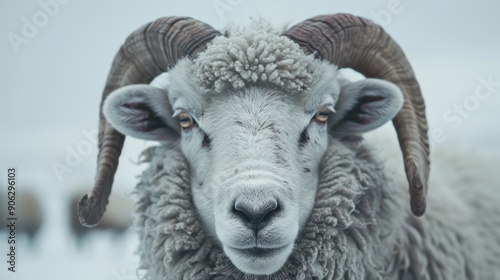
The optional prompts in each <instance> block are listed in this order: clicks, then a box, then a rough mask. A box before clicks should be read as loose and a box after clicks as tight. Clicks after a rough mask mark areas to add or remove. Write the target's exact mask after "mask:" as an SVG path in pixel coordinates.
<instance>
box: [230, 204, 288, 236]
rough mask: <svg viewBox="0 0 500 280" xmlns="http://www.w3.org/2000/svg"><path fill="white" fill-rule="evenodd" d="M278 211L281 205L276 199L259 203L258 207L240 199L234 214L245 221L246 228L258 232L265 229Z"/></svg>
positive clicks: (234, 208)
mask: <svg viewBox="0 0 500 280" xmlns="http://www.w3.org/2000/svg"><path fill="white" fill-rule="evenodd" d="M278 210H279V205H278V201H277V200H276V199H275V198H268V199H266V200H265V201H259V203H258V205H255V204H254V203H251V202H250V201H248V200H246V199H243V198H240V199H237V200H236V201H235V203H234V207H233V212H234V214H236V216H238V217H239V218H240V219H241V220H242V221H243V223H244V224H245V226H247V227H248V228H251V229H253V230H256V231H258V230H260V229H262V228H263V227H265V226H266V225H267V224H268V223H269V221H270V220H271V218H272V217H273V216H275V215H276V213H278Z"/></svg>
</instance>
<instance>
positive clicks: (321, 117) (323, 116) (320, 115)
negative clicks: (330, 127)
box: [314, 108, 330, 123]
mask: <svg viewBox="0 0 500 280" xmlns="http://www.w3.org/2000/svg"><path fill="white" fill-rule="evenodd" d="M329 115H330V110H328V108H323V109H321V110H319V111H318V112H317V113H316V116H314V119H315V120H316V121H317V122H320V123H325V122H326V121H327V120H328V116H329Z"/></svg>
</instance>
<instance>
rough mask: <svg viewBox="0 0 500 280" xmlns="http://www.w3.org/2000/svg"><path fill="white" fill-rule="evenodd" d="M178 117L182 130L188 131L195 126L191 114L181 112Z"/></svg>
mask: <svg viewBox="0 0 500 280" xmlns="http://www.w3.org/2000/svg"><path fill="white" fill-rule="evenodd" d="M178 117H179V123H180V124H181V127H182V128H184V129H186V128H190V127H192V126H193V124H194V120H193V117H191V115H190V114H189V113H186V112H181V113H179V116H178Z"/></svg>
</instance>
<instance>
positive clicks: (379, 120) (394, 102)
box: [330, 79, 404, 135]
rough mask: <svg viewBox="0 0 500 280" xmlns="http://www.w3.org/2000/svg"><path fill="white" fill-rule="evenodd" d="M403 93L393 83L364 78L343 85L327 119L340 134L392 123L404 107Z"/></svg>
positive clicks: (358, 132) (361, 131)
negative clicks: (333, 108)
mask: <svg viewBox="0 0 500 280" xmlns="http://www.w3.org/2000/svg"><path fill="white" fill-rule="evenodd" d="M403 101H404V98H403V94H402V92H401V90H400V89H399V88H398V87H397V86H396V85H395V84H393V83H390V82H387V81H384V80H379V79H365V80H361V81H358V82H354V83H351V84H348V85H346V86H345V87H343V88H342V89H341V91H340V95H339V100H338V102H337V104H336V105H335V110H336V111H337V112H336V113H335V114H333V118H331V120H330V125H331V130H332V131H333V132H338V133H339V134H340V135H351V134H361V133H364V132H367V131H370V130H373V129H375V128H377V127H379V126H381V125H383V124H385V123H386V122H388V121H390V120H392V118H394V117H395V116H396V114H397V113H398V112H399V110H401V107H402V106H403Z"/></svg>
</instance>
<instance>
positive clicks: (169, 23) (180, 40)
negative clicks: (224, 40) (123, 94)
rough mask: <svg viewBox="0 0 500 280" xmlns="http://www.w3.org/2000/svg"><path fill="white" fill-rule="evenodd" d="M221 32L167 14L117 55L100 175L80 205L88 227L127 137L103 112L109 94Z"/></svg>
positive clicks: (103, 201)
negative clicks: (109, 98) (105, 111)
mask: <svg viewBox="0 0 500 280" xmlns="http://www.w3.org/2000/svg"><path fill="white" fill-rule="evenodd" d="M218 35H220V33H219V32H218V31H217V30H215V29H213V28H212V27H210V26H209V25H207V24H204V23H202V22H199V21H197V20H194V19H192V18H187V17H165V18H160V19H158V20H156V21H153V22H151V23H149V24H146V25H144V26H142V27H140V28H139V29H137V30H136V31H134V32H133V33H132V34H131V35H130V36H129V37H128V38H127V40H126V41H125V43H124V44H123V45H122V46H121V48H120V50H119V51H118V53H117V54H116V56H115V58H114V60H113V64H112V66H111V70H110V72H109V75H108V79H107V82H106V87H105V88H104V91H103V94H102V100H101V109H100V114H99V155H98V160H97V162H98V167H97V176H96V181H95V185H94V188H93V189H92V192H91V193H90V195H85V196H83V197H82V199H81V200H80V202H79V204H78V216H79V219H80V223H81V224H82V225H84V226H88V227H90V226H95V225H96V224H97V223H98V222H99V220H100V219H101V217H102V215H103V214H104V211H105V210H106V205H107V203H108V197H109V194H110V193H111V185H112V184H113V177H114V175H115V171H116V168H117V167H118V158H119V156H120V153H121V150H122V148H123V142H124V141H125V136H124V135H122V134H120V133H119V132H118V131H116V130H115V129H113V128H112V127H111V125H110V124H109V123H108V122H107V121H106V119H105V118H104V116H103V114H102V104H103V101H104V100H105V99H106V97H107V96H108V94H109V93H111V92H112V91H114V90H115V89H118V88H120V87H123V86H125V85H130V84H139V83H149V82H151V80H152V79H153V78H155V77H156V76H158V75H159V74H161V73H163V72H165V71H167V70H169V69H170V68H172V67H173V66H174V65H175V64H176V63H177V61H178V60H179V59H181V58H183V57H186V56H195V55H196V54H198V53H199V52H200V51H202V50H204V49H205V47H206V45H207V43H208V42H210V41H211V40H212V39H213V38H214V37H216V36H218Z"/></svg>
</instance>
